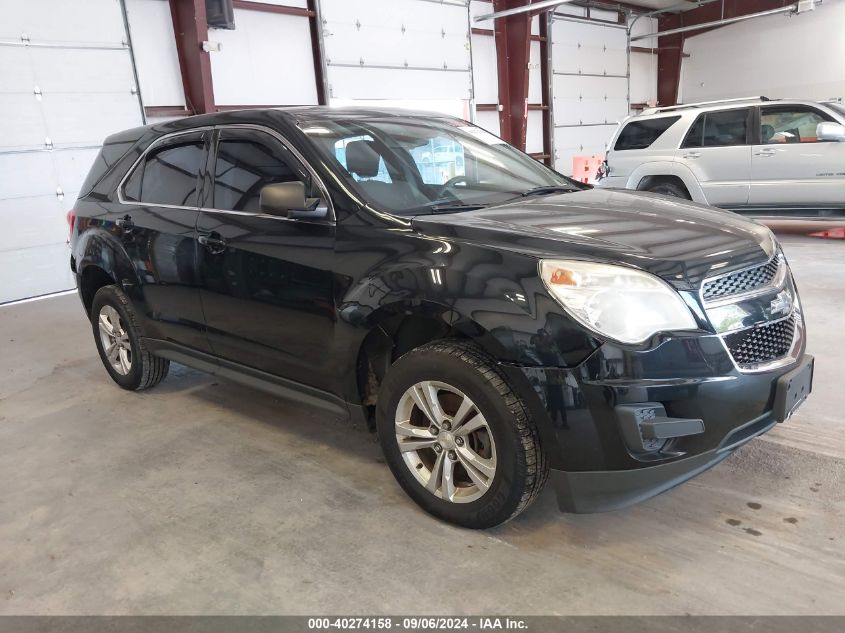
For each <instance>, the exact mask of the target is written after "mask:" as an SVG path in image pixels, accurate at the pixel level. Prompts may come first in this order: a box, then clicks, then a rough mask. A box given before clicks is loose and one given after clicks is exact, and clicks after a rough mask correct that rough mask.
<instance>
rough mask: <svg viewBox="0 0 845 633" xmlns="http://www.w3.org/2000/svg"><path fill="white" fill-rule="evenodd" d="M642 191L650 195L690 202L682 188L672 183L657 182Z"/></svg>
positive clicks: (687, 194) (688, 196)
mask: <svg viewBox="0 0 845 633" xmlns="http://www.w3.org/2000/svg"><path fill="white" fill-rule="evenodd" d="M644 190H645V191H651V192H652V193H660V194H663V195H664V196H672V197H673V198H683V199H684V200H690V195H689V193H688V192H687V190H686V189H685V188H684V187H683V186H681V185H679V184H677V183H674V182H665V181H664V182H657V183H654V184H653V185H649V186H648V187H646V188H645V189H644Z"/></svg>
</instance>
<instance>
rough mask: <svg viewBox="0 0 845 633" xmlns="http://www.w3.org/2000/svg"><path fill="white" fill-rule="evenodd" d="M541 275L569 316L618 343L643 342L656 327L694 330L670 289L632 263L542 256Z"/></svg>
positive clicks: (693, 323) (685, 311)
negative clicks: (572, 259)
mask: <svg viewBox="0 0 845 633" xmlns="http://www.w3.org/2000/svg"><path fill="white" fill-rule="evenodd" d="M540 277H541V278H542V279H543V283H544V284H545V285H546V288H548V290H549V292H550V293H551V294H552V296H553V297H555V299H557V300H558V301H559V302H560V304H561V305H562V306H563V307H564V309H565V310H566V311H567V312H568V313H569V314H570V315H572V316H573V317H574V318H575V319H577V320H578V321H579V322H581V323H582V324H583V325H585V326H587V327H588V328H590V329H591V330H593V331H595V332H598V333H599V334H603V335H604V336H607V337H609V338H612V339H615V340H617V341H619V342H621V343H642V342H643V341H646V340H647V339H648V338H650V337H651V336H652V335H654V334H656V333H658V332H664V331H669V330H695V329H698V327H697V325H696V323H695V319H694V318H693V316H692V313H691V312H690V310H689V308H688V307H687V305H686V304H685V303H684V301H683V299H681V296H680V295H679V294H678V293H677V292H676V291H675V290H674V289H673V288H671V287H670V286H669V285H668V284H667V283H666V282H664V281H663V280H662V279H659V278H657V277H655V276H654V275H650V274H648V273H645V272H642V271H640V270H636V269H635V268H627V267H625V266H612V265H609V264H596V263H592V262H579V261H566V260H556V259H543V260H540Z"/></svg>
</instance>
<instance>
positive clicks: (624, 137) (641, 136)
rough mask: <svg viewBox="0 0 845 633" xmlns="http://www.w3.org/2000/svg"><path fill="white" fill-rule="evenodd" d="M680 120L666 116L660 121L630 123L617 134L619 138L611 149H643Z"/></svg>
mask: <svg viewBox="0 0 845 633" xmlns="http://www.w3.org/2000/svg"><path fill="white" fill-rule="evenodd" d="M680 118H681V117H679V116H667V117H662V118H660V119H648V120H645V121H631V122H630V123H629V124H628V125H626V126H625V127H624V128H623V129H622V131H621V132H620V133H619V138H617V139H616V144H615V145H614V146H613V149H615V150H625V149H645V148H647V147H649V146H650V145H651V144H652V143H654V141H656V140H657V139H658V138H660V136H661V135H662V134H663V133H664V132H665V131H666V130H668V129H669V128H670V127H672V124H673V123H675V122H676V121H677V120H678V119H680Z"/></svg>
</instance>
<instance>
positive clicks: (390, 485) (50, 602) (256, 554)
mask: <svg viewBox="0 0 845 633" xmlns="http://www.w3.org/2000/svg"><path fill="white" fill-rule="evenodd" d="M785 242H786V244H785V250H786V252H787V255H788V257H789V258H790V261H791V263H792V264H793V266H794V269H795V275H796V277H797V279H798V283H799V286H800V289H801V292H802V299H803V301H804V304H805V308H806V315H807V320H808V322H809V328H810V334H809V336H810V350H811V351H812V352H813V353H814V354H815V355H816V357H817V365H816V368H817V369H816V383H815V394H814V395H813V397H812V399H811V400H810V401H809V402H807V403H805V405H804V406H803V407H802V408H801V410H800V411H799V413H797V414H796V416H795V417H794V418H793V419H792V420H791V421H789V422H788V423H787V424H785V425H782V426H780V427H778V428H776V429H775V430H774V431H772V432H771V433H769V434H768V435H767V436H765V437H764V438H761V439H758V440H756V441H754V442H752V443H751V444H749V445H748V446H746V447H744V448H743V449H742V450H740V451H739V452H738V453H737V454H736V455H734V456H732V457H731V458H730V459H728V460H727V461H725V462H723V463H722V464H721V465H719V466H717V467H716V468H715V469H714V470H711V471H709V472H707V473H705V474H704V475H702V476H700V477H698V478H697V479H695V480H693V481H691V482H689V483H687V484H686V485H684V486H681V487H679V488H676V489H675V490H673V491H671V492H669V493H666V494H664V495H662V496H660V497H657V498H655V499H652V500H650V501H648V502H646V503H643V504H641V505H639V506H637V507H634V508H631V509H629V510H625V511H619V512H614V513H611V514H604V515H592V516H574V515H562V514H559V513H558V511H557V509H556V506H555V503H554V499H553V496H552V494H551V491H549V490H547V491H546V492H545V493H544V494H543V496H542V497H541V498H540V500H539V501H538V503H536V504H535V505H534V506H533V507H532V508H531V509H530V510H529V511H527V512H526V513H524V514H523V515H522V516H521V517H520V518H518V519H516V520H515V521H512V522H511V523H509V524H507V525H506V526H504V527H501V528H498V529H495V530H491V531H488V532H472V531H466V530H461V529H458V528H454V527H451V526H448V525H445V524H443V523H439V522H438V521H436V520H434V519H432V518H429V517H428V516H427V515H425V514H423V513H422V512H421V511H419V510H417V508H416V506H415V505H414V504H413V503H411V501H409V500H408V499H407V498H406V497H405V495H404V494H403V493H402V492H401V490H400V489H399V487H398V486H397V485H396V484H395V483H394V481H393V478H392V476H391V474H390V472H389V471H388V469H387V467H386V466H385V465H384V464H383V463H382V460H381V457H380V453H379V449H378V446H377V445H376V444H375V443H374V440H373V438H372V437H371V436H369V435H368V434H367V433H365V432H363V431H361V430H357V431H356V430H351V429H350V428H349V427H348V426H347V425H346V423H345V422H344V421H342V420H333V419H330V418H327V417H325V416H324V415H322V414H315V413H314V412H311V411H308V410H305V409H302V408H297V407H296V406H294V405H292V404H290V403H286V402H281V401H279V400H276V399H274V398H272V397H269V396H266V395H264V394H262V393H258V392H254V391H251V390H249V389H246V388H243V387H240V386H237V385H234V384H230V383H225V382H222V381H221V382H218V381H216V380H215V379H212V378H210V377H207V376H205V375H202V374H199V373H196V372H194V371H191V370H187V369H185V368H182V367H174V368H173V370H172V371H171V374H170V376H169V378H168V379H167V380H166V381H165V382H164V383H163V384H162V385H160V386H159V387H158V388H156V389H154V390H152V391H150V392H147V393H144V394H134V393H128V392H125V391H122V390H121V389H119V388H117V387H116V386H115V385H114V384H113V383H112V382H111V380H110V379H109V378H108V376H107V375H106V372H105V370H104V369H103V368H102V366H101V364H100V360H99V358H98V356H97V354H96V351H95V348H94V343H93V341H92V338H91V333H90V330H89V327H88V324H87V323H86V321H85V320H84V317H83V315H82V311H81V308H80V306H79V302H78V299H77V297H76V296H74V295H70V296H62V297H58V298H52V299H47V300H43V301H37V302H32V303H27V304H22V305H17V306H10V307H0V345H1V346H2V347H0V349H2V355H0V614H60V613H62V614H130V613H131V614H159V613H169V614H175V613H179V614H222V613H227V614H235V613H256V614H257V613H278V614H289V613H298V614H305V613H319V612H326V611H328V612H331V613H350V614H352V613H370V614H374V613H393V614H399V613H444V612H453V613H468V614H479V613H482V614H488V613H513V614H684V613H692V614H709V613H722V614H789V613H793V614H806V613H818V614H845V488H843V481H844V480H845V425H843V415H842V412H843V411H844V410H845V389H843V388H842V386H841V385H842V380H841V376H842V367H843V354H845V328H843V322H845V321H843V316H842V314H843V310H845V243H843V242H837V241H819V240H811V239H807V238H795V237H790V238H785Z"/></svg>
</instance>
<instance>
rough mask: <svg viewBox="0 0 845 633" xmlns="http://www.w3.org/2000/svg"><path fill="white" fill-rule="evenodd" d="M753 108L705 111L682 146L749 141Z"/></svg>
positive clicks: (710, 145) (705, 145)
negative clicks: (749, 121)
mask: <svg viewBox="0 0 845 633" xmlns="http://www.w3.org/2000/svg"><path fill="white" fill-rule="evenodd" d="M750 112H751V108H739V109H736V110H716V111H715V112H703V113H701V114H699V115H698V118H697V119H696V120H695V123H693V125H692V127H691V128H690V130H689V132H687V137H686V138H685V139H684V143H683V145H681V147H682V148H688V147H726V146H731V145H745V144H747V143H748V115H749V114H750Z"/></svg>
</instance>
